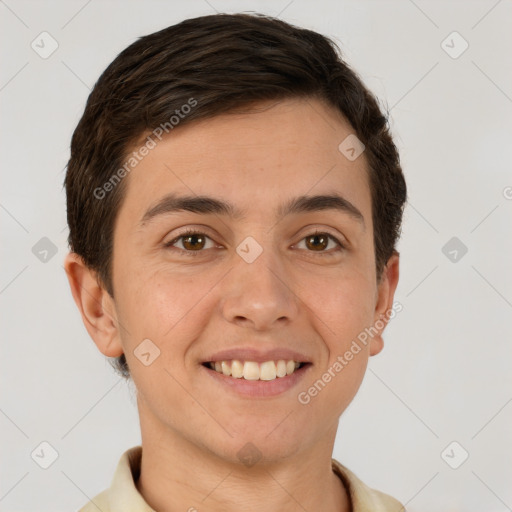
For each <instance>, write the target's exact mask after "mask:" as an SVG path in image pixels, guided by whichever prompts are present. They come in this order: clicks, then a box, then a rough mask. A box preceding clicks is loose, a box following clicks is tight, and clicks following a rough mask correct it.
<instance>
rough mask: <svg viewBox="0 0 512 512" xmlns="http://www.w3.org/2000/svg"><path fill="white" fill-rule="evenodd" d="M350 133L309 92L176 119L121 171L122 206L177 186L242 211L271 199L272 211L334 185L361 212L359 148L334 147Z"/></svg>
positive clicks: (366, 198)
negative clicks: (355, 152)
mask: <svg viewBox="0 0 512 512" xmlns="http://www.w3.org/2000/svg"><path fill="white" fill-rule="evenodd" d="M197 108H200V102H199V105H198V107H197ZM351 134H353V130H352V128H351V127H350V125H349V124H348V122H347V121H345V120H344V119H343V117H342V116H341V115H340V114H339V113H337V112H336V111H334V109H332V108H329V107H327V106H326V105H325V104H323V103H322V102H320V101H318V100H314V99H291V100H284V101H280V102H265V103H261V104H259V105H258V106H257V108H254V109H253V110H251V112H248V113H236V114H235V113H229V114H223V115H220V116H217V117H213V118H208V119H204V120H200V121H194V122H192V123H190V124H185V125H184V126H182V127H180V126H178V127H176V128H175V129H174V130H173V131H172V132H171V133H170V134H169V135H166V136H164V137H163V138H162V140H161V141H159V140H157V139H155V141H156V144H155V145H154V147H153V149H151V150H150V151H149V152H148V154H147V155H146V156H145V157H144V158H143V159H142V160H141V161H140V162H139V163H138V164H137V166H136V167H135V168H134V169H133V171H131V172H130V173H129V175H128V176H127V177H126V179H127V183H125V185H127V190H126V195H125V198H124V201H123V206H122V208H121V210H123V209H124V210H129V211H130V212H132V213H133V214H134V215H135V214H136V215H138V216H139V218H140V216H141V215H142V216H143V215H144V213H145V211H147V209H148V208H150V207H151V205H154V204H156V202H157V201H158V200H159V198H162V197H163V196H165V195H167V194H170V193H177V194H182V195H187V196H193V195H196V196H212V195H215V196H216V197H224V198H225V199H226V200H228V201H229V202H230V203H233V204H235V205H237V206H238V207H239V209H240V210H243V211H244V212H245V213H247V212H251V211H256V210H259V211H260V212H261V213H263V212H264V213H265V215H268V212H269V210H270V208H269V205H270V204H271V203H272V211H273V212H274V211H275V212H278V211H282V210H281V209H280V208H279V207H278V204H277V203H285V202H288V201H289V200H290V198H292V197H298V196H305V195H308V194H315V195H316V194H328V193H332V192H338V193H342V194H343V197H346V198H347V199H348V200H349V201H350V202H352V203H354V202H356V203H358V204H359V206H358V207H359V209H361V210H362V211H363V214H364V216H365V217H366V216H367V214H368V213H369V212H368V208H370V206H371V205H370V192H369V186H368V176H367V169H366V167H367V166H366V161H365V158H364V154H363V155H361V156H360V157H359V158H357V159H356V160H354V161H350V160H349V159H347V158H346V157H345V156H344V154H343V153H342V152H340V150H339V145H340V144H341V143H342V142H343V141H344V140H345V139H346V137H347V136H349V135H351ZM146 135H147V134H146ZM144 140H146V139H145V138H144ZM135 149H136V148H135ZM364 210H366V212H365V211H364Z"/></svg>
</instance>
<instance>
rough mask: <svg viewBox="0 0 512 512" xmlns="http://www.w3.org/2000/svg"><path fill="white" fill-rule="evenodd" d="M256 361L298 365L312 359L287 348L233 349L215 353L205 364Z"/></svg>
mask: <svg viewBox="0 0 512 512" xmlns="http://www.w3.org/2000/svg"><path fill="white" fill-rule="evenodd" d="M235 359H236V360H238V361H254V362H256V363H264V362H265V361H279V360H280V359H284V360H285V361H289V360H290V359H291V360H293V361H296V362H298V363H309V362H311V359H310V358H308V357H307V356H305V355H304V354H300V353H299V352H296V351H294V350H288V349H286V348H274V349H271V350H265V351H263V350H261V349H257V348H231V349H227V350H221V351H219V352H215V354H212V355H211V356H210V357H209V358H207V359H205V360H204V361H203V362H205V363H209V362H216V361H219V362H220V361H231V360H235Z"/></svg>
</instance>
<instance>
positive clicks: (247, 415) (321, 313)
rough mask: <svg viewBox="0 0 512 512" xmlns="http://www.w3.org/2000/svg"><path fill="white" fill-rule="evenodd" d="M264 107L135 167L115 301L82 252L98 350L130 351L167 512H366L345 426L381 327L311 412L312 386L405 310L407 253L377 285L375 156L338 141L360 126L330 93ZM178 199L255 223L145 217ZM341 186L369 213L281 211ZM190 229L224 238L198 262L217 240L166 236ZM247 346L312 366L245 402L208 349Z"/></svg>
mask: <svg viewBox="0 0 512 512" xmlns="http://www.w3.org/2000/svg"><path fill="white" fill-rule="evenodd" d="M261 106H262V107H264V108H260V109H258V110H257V111H256V110H255V111H253V112H250V113H245V114H236V115H235V114H230V115H222V116H218V117H215V118H213V119H208V120H205V121H200V122H195V123H191V124H190V125H185V126H182V127H179V126H178V127H177V128H175V129H174V130H173V132H172V133H171V134H170V135H169V136H167V137H166V138H164V139H163V140H162V141H161V142H159V143H158V145H157V147H156V148H154V149H153V150H151V151H150V153H149V155H148V156H146V157H145V158H144V159H143V160H142V161H141V162H140V163H139V164H138V166H137V167H136V168H135V169H134V170H133V171H132V172H131V174H130V175H129V176H128V177H127V178H125V179H126V180H128V181H127V183H126V185H127V189H126V196H125V199H124V202H123V204H122V206H121V208H120V211H119V213H118V218H117V222H116V226H115V234H114V252H113V289H114V297H115V299H113V298H112V297H110V295H109V294H108V293H107V292H106V291H105V290H104V288H103V287H102V286H101V283H99V282H98V280H97V278H96V275H95V274H94V273H93V272H91V271H90V270H89V269H88V268H87V267H86V266H85V265H84V264H83V262H82V261H81V259H80V258H79V257H78V256H77V255H75V254H70V255H69V256H68V257H67V259H66V263H65V268H66V272H67V275H68V278H69V282H70V285H71V289H72V292H73V296H74V298H75V301H76V303H77V305H78V307H79V309H80V311H81V314H82V317H83V321H84V324H85V326H86V328H87V330H88V332H89V334H90V335H91V337H92V338H93V340H94V341H95V343H96V345H97V346H98V349H99V350H100V351H101V352H102V353H103V354H105V355H106V356H109V357H116V356H119V355H121V354H122V353H124V354H125V355H126V358H127V361H128V364H129V366H130V369H131V373H132V377H133V380H134V382H135V385H136V387H137V390H138V398H137V401H138V408H139V415H140V424H141V433H142V445H143V457H142V467H141V476H140V479H139V480H138V482H137V487H138V489H139V491H140V492H141V494H142V495H143V496H144V498H145V499H146V501H147V502H148V503H149V504H150V506H152V507H153V508H154V509H155V510H158V511H160V512H164V511H175V510H189V509H190V508H191V507H195V508H196V509H198V510H208V511H220V510H222V511H224V512H226V511H228V512H229V511H235V510H237V511H238V510H240V506H241V505H242V506H243V508H244V510H268V511H281V512H282V511H296V510H297V511H298V510H301V511H302V510H304V509H305V510H323V511H328V512H334V511H337V512H339V511H340V510H343V511H347V512H348V511H349V510H350V504H349V500H348V497H347V493H346V490H345V488H344V486H343V484H342V483H341V481H340V480H339V478H338V477H337V476H336V475H335V474H334V473H333V472H332V469H331V456H332V451H333V446H334V440H335V436H336V431H337V427H338V420H339V418H340V416H341V414H342V413H343V411H344V410H345V409H346V408H347V406H348V405H349V403H350V402H351V400H352V399H353V398H354V396H355V394H356V392H357V390H358V388H359V386H360V383H361V380H362V378H363V375H364V373H365V370H366V366H367V362H368V358H369V357H370V356H372V355H375V354H377V353H379V352H380V351H381V349H382V347H383V339H382V330H380V331H379V332H378V333H377V334H376V335H375V336H374V337H373V338H372V339H371V341H370V342H369V343H368V344H367V345H366V346H363V347H362V350H361V352H359V353H358V354H357V355H356V356H354V358H353V359H352V360H351V361H350V362H349V364H348V365H347V366H346V367H345V368H344V369H343V371H341V372H339V373H338V374H337V375H336V377H335V378H333V379H332V380H331V382H330V383H328V384H327V385H326V386H325V388H324V389H323V390H322V391H321V392H320V393H318V395H317V396H316V397H314V398H313V399H312V400H311V401H310V402H309V403H308V404H307V405H304V404H301V403H299V401H298V400H297V395H298V393H299V392H300V391H304V390H307V389H308V387H309V386H311V385H312V384H313V383H314V382H315V381H316V380H317V379H319V378H320V377H321V375H322V374H323V373H324V372H325V371H326V370H327V369H328V368H329V367H331V366H332V365H333V363H334V362H335V361H336V358H337V357H338V356H340V355H343V354H344V353H345V352H346V351H347V350H348V349H349V347H350V345H351V343H352V341H353V340H354V339H355V338H356V337H357V336H358V334H359V333H361V332H362V331H364V329H365V328H367V327H370V326H372V325H374V324H375V322H376V321H377V320H378V319H379V318H380V317H381V315H382V314H385V313H386V311H389V310H390V309H391V307H392V304H393V296H394V293H395V289H396V286H397V283H398V276H399V270H398V269H399V257H398V254H394V255H393V256H392V257H391V258H390V260H389V261H388V264H387V266H386V268H385V270H384V273H383V275H382V277H381V279H380V280H377V276H376V273H375V257H374V245H373V225H372V217H371V197H370V189H369V185H368V175H367V168H366V166H367V164H366V160H365V158H364V153H363V155H362V156H360V157H359V158H357V159H356V160H355V161H353V162H351V161H349V160H348V159H347V158H345V156H343V155H342V154H341V153H340V151H339V150H338V145H339V144H340V143H341V142H342V141H343V140H344V139H345V137H347V136H348V135H349V134H351V133H353V130H352V129H351V127H350V125H349V124H348V123H347V122H346V121H345V120H344V119H343V118H342V117H341V116H340V115H338V114H337V113H336V112H334V111H333V110H332V109H331V108H329V107H327V106H325V105H324V104H323V103H321V102H320V101H318V100H313V99H308V100H304V99H290V100H285V101H281V102H271V103H268V102H267V103H264V104H262V105H261ZM171 192H172V193H177V194H186V195H191V194H192V195H207V196H212V197H215V198H218V199H223V200H228V201H230V202H232V203H233V204H234V205H235V206H237V207H239V208H240V209H243V210H244V213H245V216H244V217H243V218H231V217H230V216H228V215H222V214H207V215H199V214H197V213H191V212H186V211H181V212H178V213H176V212H175V213H168V214H163V215H158V216H156V217H154V218H153V219H151V220H148V221H147V222H141V219H142V218H143V216H144V213H145V212H146V211H147V210H148V209H150V208H151V207H152V206H154V205H155V204H156V203H157V202H158V200H159V199H161V198H162V197H164V196H165V195H167V194H169V193H171ZM333 192H336V193H338V194H340V195H342V196H343V197H344V198H346V199H347V200H348V201H350V202H351V203H352V204H353V205H354V206H355V207H356V208H357V209H358V210H360V212H361V213H362V215H363V217H364V224H363V223H362V222H360V221H358V220H357V219H355V218H354V217H353V216H351V215H349V214H347V213H345V212H340V211H337V210H322V211H314V212H306V213H300V214H293V215H288V216H286V217H283V218H276V216H275V213H274V210H275V209H276V207H278V206H279V205H281V204H283V203H285V202H286V201H288V200H289V199H291V198H294V197H296V196H301V195H315V194H330V193H333ZM186 227H191V228H196V229H197V230H198V231H199V232H202V233H204V234H205V235H206V236H208V237H209V238H207V239H206V241H205V242H204V244H205V245H204V248H200V249H199V250H200V251H202V252H201V253H200V254H199V255H198V256H197V257H187V256H186V255H185V254H184V252H185V251H186V248H189V252H193V251H191V250H190V247H192V249H195V248H197V247H200V246H201V244H198V242H197V239H196V241H194V242H193V244H195V245H192V246H191V245H190V244H188V245H186V244H185V240H184V239H183V238H181V239H179V240H178V241H177V242H175V244H174V247H166V246H165V245H164V244H165V243H167V242H171V241H172V240H174V239H176V238H177V237H178V235H179V234H181V233H182V231H183V228H186ZM315 230H318V231H320V232H323V233H328V234H329V235H332V236H334V237H335V238H337V239H338V240H339V241H340V242H341V243H343V244H344V245H345V248H344V249H343V250H338V251H336V249H337V244H336V242H334V241H333V240H331V241H330V242H329V245H328V246H326V247H325V248H323V249H321V250H315V247H314V246H313V247H312V244H311V243H308V240H310V237H309V236H308V235H311V234H312V233H314V232H315ZM248 236H251V237H253V238H254V239H255V240H256V241H257V242H258V244H259V245H260V246H261V247H262V249H263V252H262V253H261V255H260V256H259V257H258V258H257V259H256V260H255V261H254V262H252V263H247V262H246V261H245V260H244V259H242V258H241V257H240V256H239V255H238V254H237V252H236V248H237V246H238V245H239V244H240V243H241V242H242V241H243V240H244V239H245V238H246V237H248ZM196 252H197V249H196ZM384 324H385V321H384ZM144 339H150V340H152V342H153V343H154V344H155V345H157V346H158V347H159V349H160V351H161V353H160V356H159V357H158V358H157V359H156V360H155V361H154V362H153V363H152V364H151V365H149V366H144V365H143V364H141V362H140V361H139V360H138V359H137V358H136V357H135V355H134V350H135V349H136V348H137V346H138V345H139V344H140V343H141V341H142V340H144ZM234 347H261V348H262V349H270V348H275V347H285V348H289V349H292V350H297V351H299V352H301V353H303V354H305V355H307V356H308V357H309V358H310V360H311V362H312V365H311V367H310V368H309V369H308V372H307V374H305V376H304V378H303V379H302V380H301V381H300V382H299V383H298V384H297V386H295V387H293V388H292V389H290V390H288V391H286V392H284V393H281V394H280V395H277V396H274V397H265V398H246V397H240V396H238V395H236V394H235V393H232V392H228V391H227V390H226V388H225V387H224V386H222V385H220V384H217V383H216V382H214V381H212V378H211V377H210V376H209V375H208V374H207V373H206V371H205V369H204V368H203V367H202V366H201V363H202V362H203V361H204V358H205V357H206V356H207V355H211V354H213V353H214V352H216V351H218V350H223V349H229V348H234ZM247 442H250V443H252V444H253V445H254V446H255V447H256V449H257V450H258V452H259V454H260V455H261V459H260V460H259V461H258V462H257V463H256V464H255V465H253V466H252V467H248V466H246V465H244V464H243V463H242V462H241V461H240V460H239V457H238V456H237V453H238V451H239V450H240V449H241V448H242V447H243V446H244V445H246V443H247Z"/></svg>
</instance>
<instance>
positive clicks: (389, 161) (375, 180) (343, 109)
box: [65, 14, 406, 376]
mask: <svg viewBox="0 0 512 512" xmlns="http://www.w3.org/2000/svg"><path fill="white" fill-rule="evenodd" d="M296 97H305V98H318V99H320V100H322V101H324V102H325V103H326V104H327V105H329V106H332V108H334V109H337V110H338V111H339V112H340V113H341V114H342V115H343V116H344V118H345V119H346V120H347V121H348V122H349V123H350V124H351V126H352V128H353V130H354V132H355V134H356V135H357V137H358V138H359V139H360V141H361V142H362V143H363V144H364V145H365V156H366V159H367V162H368V167H369V169H368V172H369V182H370V190H371V196H372V218H373V225H374V245H375V261H376V272H377V277H378V278H380V276H381V273H382V270H383V269H384V266H385V264H386V263H387V261H388V260H389V258H390V257H391V255H392V254H393V253H394V252H395V244H396V242H397V240H398V237H399V235H400V226H401V222H402V213H403V207H404V204H405V200H406V184H405V180H404V177H403V174H402V170H401V167H400V161H399V155H398V151H397V149H396V147H395V145H394V143H393V140H392V138H391V135H390V132H389V129H388V122H387V117H386V116H385V115H384V114H383V113H382V112H381V109H380V108H379V105H378V103H377V101H376V99H375V98H374V96H373V95H372V94H371V93H370V92H369V91H368V90H367V89H366V87H365V86H364V85H363V83H362V82H361V80H360V79H359V78H358V76H357V75H356V74H355V73H354V71H352V70H351V69H350V68H349V67H348V66H347V64H346V63H345V62H344V61H343V60H342V58H341V57H340V52H339V50H338V48H337V46H336V44H335V43H334V42H333V41H332V40H330V39H328V38H326V37H325V36H323V35H321V34H318V33H316V32H314V31H311V30H307V29H304V28H299V27H295V26H293V25H290V24H288V23H286V22H284V21H282V20H279V19H277V18H272V17H269V16H265V15H261V14H215V15H211V16H202V17H199V18H193V19H188V20H185V21H183V22H181V23H178V24H177V25H173V26H171V27H168V28H165V29H163V30H160V31H159V32H155V33H153V34H150V35H147V36H145V37H142V38H140V39H139V40H137V41H136V42H134V43H133V44H131V45H130V46H129V47H128V48H126V49H125V50H124V51H123V52H121V53H120V54H119V55H118V56H117V57H116V58H115V59H114V61H113V62H112V63H111V64H110V65H109V66H108V67H107V69H106V70H105V71H104V72H103V74H102V75H101V76H100V78H99V80H98V81H97V83H96V85H95V86H94V89H93V91H92V92H91V94H90V96H89V99H88V101H87V105H86V107H85V111H84V114H83V116H82V118H81V119H80V122H79V123H78V126H77V127H76V129H75V132H74V134H73V138H72V141H71V157H70V159H69V162H68V167H67V173H66V179H65V186H66V194H67V219H68V225H69V230H70V232H69V238H68V241H69V246H70V249H71V250H72V251H73V252H75V253H77V254H78V255H79V256H81V257H82V259H83V261H84V262H85V264H86V265H87V266H88V267H89V268H91V269H92V270H94V271H96V272H97V275H98V279H99V280H100V281H101V282H102V284H103V285H104V286H105V288H106V290H107V291H108V292H109V293H110V295H112V296H114V290H113V286H112V279H111V276H112V249H113V232H114V224H115V219H116V215H117V212H118V211H119V207H120V205H121V203H122V200H123V196H124V190H125V186H124V182H123V181H122V180H121V178H122V177H123V176H124V175H125V174H126V172H127V168H126V164H125V162H126V159H127V158H129V151H130V150H132V149H133V146H134V144H135V143H136V142H137V141H138V140H140V138H141V136H142V135H143V134H145V133H146V132H147V131H148V130H154V129H155V128H156V127H158V126H164V125H166V126H167V127H168V128H169V125H171V126H170V128H172V122H170V119H171V117H173V116H174V117H176V114H177V113H178V111H180V109H181V108H182V107H183V106H184V105H186V104H190V103H189V102H190V100H191V98H193V99H194V101H196V102H197V106H196V107H195V108H193V109H188V113H187V115H184V116H180V119H179V123H180V125H183V124H185V123H191V122H193V121H194V120H198V119H205V118H209V117H214V116H217V115H220V114H224V113H227V112H231V111H234V110H237V109H240V108H245V107H247V106H249V105H250V104H253V103H256V102H258V101H264V100H281V99H287V98H296ZM166 131H169V130H166ZM340 142H341V141H340ZM123 166H124V167H123ZM123 168H124V169H125V172H122V169H123ZM128 170H129V169H128ZM116 173H117V174H116ZM115 176H117V178H119V179H118V180H117V181H115V182H113V181H112V179H113V177H115ZM108 183H110V184H111V185H109V186H108V187H105V185H108ZM99 190H100V191H102V192H101V193H98V191H99ZM107 192H108V193H107ZM115 367H116V368H117V369H118V370H119V371H120V372H121V374H123V375H125V376H127V375H129V371H128V368H127V365H126V359H125V358H124V355H123V356H121V357H120V358H118V359H117V360H116V362H115Z"/></svg>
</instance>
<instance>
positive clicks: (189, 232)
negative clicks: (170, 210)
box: [164, 229, 345, 258]
mask: <svg viewBox="0 0 512 512" xmlns="http://www.w3.org/2000/svg"><path fill="white" fill-rule="evenodd" d="M192 235H204V236H205V237H207V238H209V239H210V240H211V238H210V237H209V236H208V235H207V234H206V233H203V232H201V231H197V230H194V229H187V230H186V231H184V232H183V233H181V234H180V235H179V236H177V237H176V238H174V239H173V240H171V241H170V242H167V243H165V244H164V247H166V248H169V249H176V250H178V251H181V252H182V253H184V254H186V255H187V256H190V257H192V258H195V257H197V256H200V255H202V253H204V251H205V249H202V250H199V251H187V250H185V249H180V248H173V247H172V246H173V245H174V244H175V243H176V242H178V241H179V240H180V239H181V238H185V237H187V236H192ZM316 235H327V236H328V237H329V238H330V239H331V240H333V241H334V242H336V243H337V244H338V247H337V248H336V249H335V250H334V251H333V250H331V251H329V252H327V251H320V252H319V253H317V254H316V255H315V256H317V255H318V256H325V255H333V252H334V253H338V252H340V251H343V250H345V246H344V245H343V244H342V243H341V242H340V241H339V240H338V239H337V238H336V237H335V236H333V235H331V234H330V233H328V232H326V231H321V230H315V231H314V232H313V233H310V234H308V235H306V236H305V237H303V238H301V240H300V241H301V242H302V241H303V240H304V239H306V238H308V237H311V236H316ZM307 252H310V253H313V254H314V251H307Z"/></svg>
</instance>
